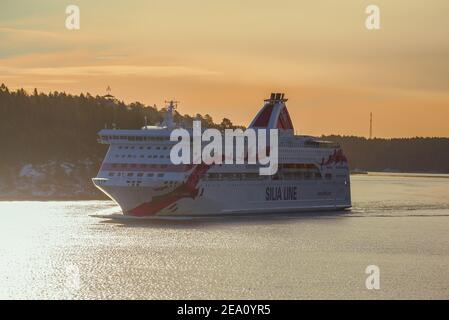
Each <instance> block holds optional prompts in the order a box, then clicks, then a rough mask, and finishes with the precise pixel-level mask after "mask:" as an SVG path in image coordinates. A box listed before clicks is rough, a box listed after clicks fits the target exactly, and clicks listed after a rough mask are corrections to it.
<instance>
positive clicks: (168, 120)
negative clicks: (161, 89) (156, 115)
mask: <svg viewBox="0 0 449 320" xmlns="http://www.w3.org/2000/svg"><path fill="white" fill-rule="evenodd" d="M165 103H167V104H168V105H167V112H166V113H165V117H164V121H163V122H162V125H163V126H166V127H167V128H173V127H174V121H173V111H174V110H175V109H176V108H178V103H179V101H175V100H170V101H167V100H166V101H165Z"/></svg>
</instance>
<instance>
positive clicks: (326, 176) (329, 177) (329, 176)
mask: <svg viewBox="0 0 449 320" xmlns="http://www.w3.org/2000/svg"><path fill="white" fill-rule="evenodd" d="M324 177H325V178H326V179H327V180H330V179H332V174H331V173H326V175H325V176H324Z"/></svg>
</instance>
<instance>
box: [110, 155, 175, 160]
mask: <svg viewBox="0 0 449 320" xmlns="http://www.w3.org/2000/svg"><path fill="white" fill-rule="evenodd" d="M115 157H116V158H120V155H119V154H116V155H115ZM121 157H122V158H137V155H132V154H128V156H126V154H122V155H121ZM140 158H145V155H144V154H141V155H140ZM147 158H148V159H151V158H153V159H156V158H158V155H157V154H154V155H151V154H150V155H148V156H147ZM159 158H161V159H162V158H167V159H169V158H170V155H166V156H164V155H163V154H161V155H159Z"/></svg>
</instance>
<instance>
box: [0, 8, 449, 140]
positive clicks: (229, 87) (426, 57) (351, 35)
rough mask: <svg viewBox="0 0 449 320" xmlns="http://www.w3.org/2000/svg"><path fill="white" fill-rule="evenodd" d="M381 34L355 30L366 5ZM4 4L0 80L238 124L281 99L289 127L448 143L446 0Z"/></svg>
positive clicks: (0, 26) (0, 20) (306, 131)
mask: <svg viewBox="0 0 449 320" xmlns="http://www.w3.org/2000/svg"><path fill="white" fill-rule="evenodd" d="M371 3H375V4H377V5H379V7H380V9H381V29H380V30H376V31H369V30H367V29H366V28H365V26H364V22H365V18H366V14H365V8H366V6H367V5H368V4H371ZM67 4H68V3H64V1H55V0H42V1H39V2H37V1H32V0H14V1H12V0H2V10H1V11H0V82H4V83H5V84H6V85H8V86H9V87H11V88H18V87H24V88H26V89H30V90H31V89H33V88H35V87H36V88H38V90H40V91H44V92H48V91H50V90H58V91H67V92H70V93H80V92H90V93H92V94H104V93H105V88H106V87H107V86H108V85H110V86H111V87H112V93H113V94H114V95H115V96H117V97H118V98H120V99H123V100H125V101H127V102H132V101H141V102H143V103H147V104H154V103H156V104H157V105H158V106H161V105H162V102H163V101H164V100H165V99H168V98H176V99H178V100H181V104H180V107H179V111H180V112H181V113H189V114H194V113H197V112H198V113H209V114H210V115H212V117H213V118H214V119H215V120H217V121H220V120H221V118H223V117H228V118H230V119H232V120H233V121H234V122H235V123H239V124H244V125H246V124H248V123H249V122H250V120H251V119H252V117H253V116H254V114H255V113H256V111H257V110H258V109H259V108H260V107H261V104H262V102H263V99H264V98H266V97H267V96H268V95H269V93H270V92H271V91H280V92H285V93H286V96H287V97H288V98H289V99H290V100H289V102H288V106H289V110H290V113H291V116H292V118H293V123H294V125H295V127H296V129H297V131H298V132H301V133H304V134H315V135H321V134H332V133H335V134H353V135H361V136H367V134H368V130H369V113H370V112H373V114H374V135H375V136H378V137H405V136H449V125H448V124H447V122H448V119H449V90H448V89H449V40H448V39H449V19H448V17H447V14H448V12H449V2H448V1H446V0H432V1H426V2H424V1H417V0H416V1H405V0H397V1H387V0H382V1H361V0H345V1H331V0H316V1H313V2H312V1H298V0H291V1H276V2H273V1H261V0H258V1H256V0H248V1H237V0H228V1H211V0H209V1H206V0H189V1H185V0H153V1H144V0H130V1H105V0H100V1H95V3H94V2H93V1H87V0H82V1H71V2H70V4H77V5H79V7H80V10H81V29H80V30H77V31H69V30H67V29H65V18H66V14H65V6H66V5H67Z"/></svg>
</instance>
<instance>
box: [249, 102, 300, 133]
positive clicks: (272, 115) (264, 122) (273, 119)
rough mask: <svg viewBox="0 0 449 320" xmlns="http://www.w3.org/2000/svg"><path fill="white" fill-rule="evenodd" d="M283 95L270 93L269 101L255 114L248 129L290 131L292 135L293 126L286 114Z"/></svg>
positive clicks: (288, 115)
mask: <svg viewBox="0 0 449 320" xmlns="http://www.w3.org/2000/svg"><path fill="white" fill-rule="evenodd" d="M287 100H288V99H286V98H284V93H272V94H271V95H270V98H269V99H266V100H265V104H264V106H263V107H262V109H260V111H259V112H258V113H257V115H256V117H255V118H254V120H253V121H252V122H251V124H250V126H249V127H250V128H260V129H280V130H290V131H291V132H292V133H293V130H294V129H293V124H292V121H291V118H290V114H289V113H288V110H287V106H286V105H285V102H287Z"/></svg>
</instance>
